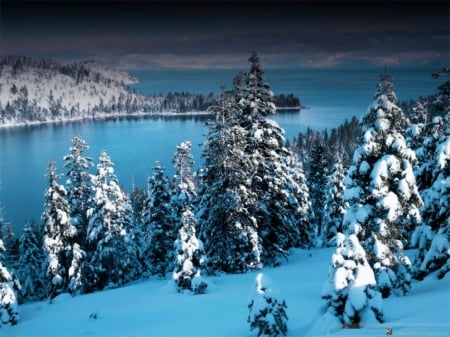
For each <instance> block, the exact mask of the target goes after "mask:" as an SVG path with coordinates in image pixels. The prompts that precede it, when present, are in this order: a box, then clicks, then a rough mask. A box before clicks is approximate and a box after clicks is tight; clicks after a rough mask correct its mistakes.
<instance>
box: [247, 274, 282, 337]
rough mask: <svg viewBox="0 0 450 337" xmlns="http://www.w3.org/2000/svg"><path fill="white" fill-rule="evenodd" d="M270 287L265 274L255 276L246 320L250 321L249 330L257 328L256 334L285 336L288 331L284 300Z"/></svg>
mask: <svg viewBox="0 0 450 337" xmlns="http://www.w3.org/2000/svg"><path fill="white" fill-rule="evenodd" d="M272 288H273V287H272V284H271V281H270V279H269V278H268V277H267V276H266V275H264V274H263V273H259V274H258V275H257V276H256V279H255V288H254V290H253V292H252V294H251V296H250V303H249V305H248V308H249V315H248V318H247V321H248V322H249V323H250V330H253V329H258V336H261V335H264V336H270V337H277V336H281V335H283V336H286V334H287V331H288V327H287V321H288V316H287V313H286V309H287V305H286V301H285V300H283V299H281V298H279V295H276V293H275V291H274V289H272Z"/></svg>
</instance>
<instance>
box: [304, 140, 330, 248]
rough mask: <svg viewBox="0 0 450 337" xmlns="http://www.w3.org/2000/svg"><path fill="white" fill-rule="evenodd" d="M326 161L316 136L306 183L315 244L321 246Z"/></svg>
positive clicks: (322, 147)
mask: <svg viewBox="0 0 450 337" xmlns="http://www.w3.org/2000/svg"><path fill="white" fill-rule="evenodd" d="M327 177H328V163H327V161H326V158H325V146H324V145H323V143H322V139H321V137H317V138H316V140H315V142H314V144H313V150H312V157H311V162H310V168H309V174H308V184H309V196H310V199H311V211H312V216H311V218H312V220H313V221H314V223H315V224H316V228H315V232H316V240H317V242H316V245H318V246H321V245H322V242H321V239H322V237H323V234H324V233H323V232H324V223H323V217H324V214H323V212H324V209H325V205H326V204H325V196H326V194H325V189H326V186H327Z"/></svg>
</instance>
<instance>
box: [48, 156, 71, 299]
mask: <svg viewBox="0 0 450 337" xmlns="http://www.w3.org/2000/svg"><path fill="white" fill-rule="evenodd" d="M46 177H47V179H48V182H49V186H48V188H47V190H46V192H45V207H44V212H43V214H42V221H43V223H44V251H45V253H46V255H47V261H46V282H47V294H48V296H49V297H50V298H54V297H55V296H57V295H58V294H60V293H62V292H65V291H67V285H68V283H69V278H68V270H69V266H70V261H71V260H72V243H73V239H74V237H75V235H76V228H75V227H74V226H73V225H72V223H71V221H70V208H69V203H68V202H67V200H66V197H67V191H66V189H65V188H64V186H62V185H60V184H59V183H58V179H59V177H60V175H59V174H57V172H56V164H55V162H54V161H53V160H50V161H49V164H48V173H47V174H46Z"/></svg>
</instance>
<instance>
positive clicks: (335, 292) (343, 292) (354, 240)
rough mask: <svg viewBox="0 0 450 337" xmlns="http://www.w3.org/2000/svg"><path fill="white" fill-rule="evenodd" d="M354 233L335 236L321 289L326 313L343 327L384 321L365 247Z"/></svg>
mask: <svg viewBox="0 0 450 337" xmlns="http://www.w3.org/2000/svg"><path fill="white" fill-rule="evenodd" d="M355 230H356V232H355V233H351V234H342V233H338V234H337V237H336V241H337V248H336V251H335V253H334V254H333V256H332V258H331V263H330V268H329V272H328V280H327V282H326V283H325V285H324V288H323V290H322V298H323V299H324V300H325V301H326V309H327V313H328V314H331V315H332V316H335V317H337V318H338V319H339V321H340V322H341V324H343V326H344V327H360V326H361V324H362V323H365V324H367V323H376V322H377V321H378V322H383V310H382V303H381V302H382V301H381V294H380V292H379V291H378V288H377V286H376V281H375V275H374V272H373V270H372V268H371V267H370V265H369V263H368V261H367V258H366V252H365V251H364V248H363V247H362V246H361V244H360V242H359V240H358V236H357V233H358V230H359V227H358V226H355Z"/></svg>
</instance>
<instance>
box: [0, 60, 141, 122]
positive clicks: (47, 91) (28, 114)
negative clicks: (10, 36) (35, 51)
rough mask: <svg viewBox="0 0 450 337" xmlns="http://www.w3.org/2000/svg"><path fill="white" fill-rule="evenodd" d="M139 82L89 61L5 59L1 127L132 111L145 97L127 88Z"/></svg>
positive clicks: (0, 70) (0, 69)
mask: <svg viewBox="0 0 450 337" xmlns="http://www.w3.org/2000/svg"><path fill="white" fill-rule="evenodd" d="M136 82H137V79H135V78H133V77H131V76H130V75H129V74H127V73H125V72H121V71H118V70H115V69H112V68H109V67H107V66H105V65H102V64H99V63H96V62H92V61H87V62H81V63H72V64H61V63H58V62H55V61H52V60H42V59H32V58H27V57H5V58H2V59H1V60H0V111H1V116H0V125H2V124H3V125H5V124H21V123H28V122H44V121H53V120H66V119H74V118H80V117H81V118H83V117H93V116H95V114H96V113H98V112H101V113H104V112H109V113H111V112H114V111H121V110H125V106H127V107H128V109H131V108H132V105H133V104H134V105H135V106H136V105H138V101H142V100H143V98H142V97H141V96H139V95H137V94H135V93H132V92H130V91H129V90H127V87H126V86H127V85H129V84H132V83H136Z"/></svg>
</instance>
